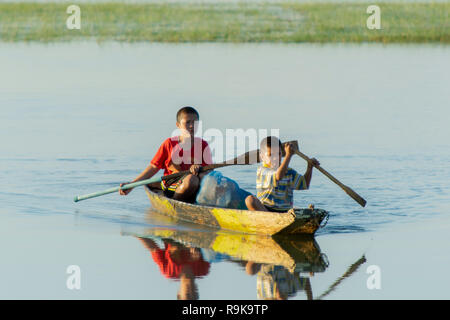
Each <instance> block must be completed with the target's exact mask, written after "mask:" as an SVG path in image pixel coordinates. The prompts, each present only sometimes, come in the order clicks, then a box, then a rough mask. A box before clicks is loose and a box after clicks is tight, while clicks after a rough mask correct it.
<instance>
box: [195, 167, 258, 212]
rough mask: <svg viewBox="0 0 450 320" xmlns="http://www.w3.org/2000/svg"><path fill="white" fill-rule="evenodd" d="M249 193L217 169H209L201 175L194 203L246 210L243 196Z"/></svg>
mask: <svg viewBox="0 0 450 320" xmlns="http://www.w3.org/2000/svg"><path fill="white" fill-rule="evenodd" d="M250 194H251V193H250V192H247V191H245V190H243V189H241V188H239V185H238V184H237V183H236V182H235V181H234V180H232V179H230V178H227V177H225V176H223V175H222V173H220V172H219V171H211V172H210V173H209V174H207V175H206V176H204V177H203V179H202V182H201V183H200V189H199V191H198V193H197V198H196V203H197V204H200V205H204V206H212V207H220V208H232V209H241V210H246V209H247V206H246V205H245V198H246V197H247V196H248V195H250Z"/></svg>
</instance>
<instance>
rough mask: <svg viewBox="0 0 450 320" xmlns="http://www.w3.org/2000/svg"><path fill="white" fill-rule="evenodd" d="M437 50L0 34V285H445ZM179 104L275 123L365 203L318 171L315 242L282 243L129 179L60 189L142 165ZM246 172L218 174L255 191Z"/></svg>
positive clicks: (290, 289) (133, 171) (229, 290)
mask: <svg viewBox="0 0 450 320" xmlns="http://www.w3.org/2000/svg"><path fill="white" fill-rule="evenodd" d="M449 58H450V49H449V48H448V47H442V46H428V45H427V46H409V45H403V46H398V45H389V46H382V45H310V44H302V45H269V44H267V45H266V44H262V45H252V44H244V45H241V44H239V45H233V44H201V45H189V44H186V45H170V44H133V45H129V44H112V43H106V44H103V45H98V44H96V43H71V44H51V45H41V44H0V70H2V71H1V73H0V134H1V137H2V139H1V148H0V166H1V170H0V179H1V181H2V186H1V187H0V202H1V204H2V205H1V212H2V215H1V217H0V228H1V232H0V235H1V236H0V243H1V252H2V255H3V257H2V264H1V266H0V283H1V284H2V285H1V286H0V298H3V299H8V298H27V299H28V298H29V299H36V298H44V299H47V298H50V299H53V298H62V299H79V298H81V299H90V298H100V299H110V298H124V299H177V293H180V292H181V294H183V293H186V290H189V288H192V287H194V288H197V292H198V295H199V298H200V299H258V298H270V297H276V296H278V297H280V296H281V297H288V298H289V299H307V298H311V297H312V298H324V299H352V298H354V299H393V298H406V299H410V298H412V299H416V298H423V299H428V298H437V299H448V298H450V296H449V294H448V291H447V285H448V284H449V283H450V277H449V276H448V273H447V266H448V263H450V257H449V256H448V243H449V240H450V238H449V236H448V234H449V233H448V231H449V230H450V218H449V215H448V213H449V211H450V194H449V184H448V181H450V166H449V163H450V145H449V142H448V139H449V137H450V129H449V126H448V122H449V119H450V108H449V102H450V94H449V91H448V84H449V83H450V74H449V72H448V70H450V59H449ZM184 105H193V106H194V107H196V108H197V109H198V110H199V112H200V115H201V119H202V120H203V129H208V128H215V129H218V130H221V131H222V132H224V133H225V130H226V129H237V128H243V129H250V128H254V129H269V130H270V129H279V130H280V136H281V138H282V139H284V140H286V139H296V140H298V141H299V143H300V149H301V151H302V152H303V153H305V154H307V155H309V156H314V157H316V158H318V159H319V160H320V161H321V164H322V166H323V167H324V168H325V169H327V170H328V171H329V172H330V173H332V174H333V175H335V176H336V177H337V178H338V179H339V180H340V181H342V182H343V183H345V184H347V185H348V186H350V187H352V188H353V189H354V190H355V191H356V192H358V193H359V194H360V195H361V196H363V197H364V198H365V199H366V200H367V202H368V204H367V206H366V208H361V207H360V206H359V205H358V204H357V203H356V202H354V201H353V200H352V199H351V198H350V197H348V196H347V195H346V194H345V193H344V192H343V191H342V190H341V189H340V188H339V187H338V186H336V185H335V184H333V183H332V182H331V181H329V180H328V179H327V178H326V177H325V176H323V175H322V174H321V173H320V172H314V173H313V178H312V185H311V189H310V190H308V191H299V192H296V193H295V205H296V206H299V207H302V206H306V205H307V204H309V203H314V204H315V205H316V207H320V208H324V209H327V210H329V211H330V219H329V222H328V224H327V226H326V227H325V228H324V229H321V230H320V231H319V232H318V233H317V235H316V237H315V242H314V241H306V242H305V241H301V240H298V239H295V240H292V241H291V242H290V243H281V244H280V243H277V242H274V241H272V240H270V239H265V238H264V239H258V238H255V237H236V236H235V235H230V234H222V233H221V234H216V233H214V232H213V230H210V229H205V228H199V227H198V226H197V227H196V226H192V225H188V224H186V225H179V224H174V223H173V222H171V221H170V220H167V219H166V218H164V217H162V216H160V215H158V214H156V213H154V212H152V210H151V208H150V205H149V203H148V200H147V198H146V196H145V193H144V190H143V189H142V188H138V189H136V190H134V191H133V192H132V193H131V194H130V195H129V196H127V197H120V196H118V195H107V196H103V197H100V198H96V199H91V200H87V201H83V202H80V203H73V202H72V199H73V197H74V196H75V195H79V194H85V193H90V192H94V191H100V190H103V189H106V188H109V187H111V186H115V185H118V184H119V183H120V182H124V181H129V180H131V179H133V178H134V177H135V176H136V175H137V174H139V172H140V171H141V170H142V169H144V168H145V167H146V166H147V165H148V163H149V161H150V160H151V158H152V157H153V155H154V153H155V151H156V149H157V148H158V146H159V145H160V143H161V142H162V141H163V140H164V139H165V138H167V137H169V136H170V135H171V133H172V132H173V130H174V129H175V113H176V111H177V110H178V109H179V108H180V107H181V106H184ZM238 151H239V152H240V151H242V150H238ZM291 166H292V167H293V168H296V169H297V170H298V171H300V172H303V171H304V170H305V163H304V161H303V160H302V159H300V158H295V159H293V161H292V163H291ZM255 170H256V166H251V167H245V166H242V167H233V168H226V169H221V170H220V171H221V172H222V173H223V174H224V175H226V176H229V177H231V178H233V179H235V180H236V181H238V182H239V184H240V185H241V187H243V188H245V189H247V190H249V191H251V192H255ZM139 236H146V237H148V239H152V240H147V242H144V241H143V240H139V239H138V237H139ZM269 240H270V241H269ZM252 243H259V244H264V245H259V246H256V245H255V246H253V247H252V246H251V245H249V244H252ZM167 244H169V245H170V246H175V247H177V248H178V249H179V250H182V252H184V253H183V254H188V255H190V257H191V259H193V260H195V261H197V264H196V268H197V269H196V270H197V271H198V272H197V273H196V274H197V275H198V277H194V279H192V277H191V278H190V279H187V280H186V279H182V280H179V279H169V278H167V277H166V276H165V275H164V274H163V272H162V271H161V269H160V268H159V266H158V264H157V263H156V261H157V259H156V258H155V255H153V256H152V254H151V249H150V247H152V246H153V248H155V247H154V246H157V247H159V248H162V249H163V248H164V245H167ZM232 244H233V245H234V246H235V250H232V248H230V246H231V245H232ZM227 245H229V247H227ZM192 248H197V249H192ZM236 248H238V249H236ZM245 250H247V251H245ZM274 252H275V253H276V254H277V257H278V258H277V259H275V258H274V257H273V256H274V255H273V253H274ZM250 253H252V254H250ZM355 263H356V265H357V266H358V268H356V271H354V272H353V273H351V275H349V276H348V277H345V278H341V277H342V276H343V275H344V274H345V273H346V271H347V270H348V268H350V266H352V265H353V264H355ZM70 265H77V266H79V267H80V270H81V282H80V283H81V289H80V290H69V289H68V288H67V286H66V281H67V279H68V277H69V274H67V273H66V270H67V267H68V266H70ZM371 266H375V268H378V269H377V270H379V271H380V273H379V274H380V277H381V278H380V279H381V280H380V284H381V288H380V289H369V288H368V285H367V281H368V279H369V277H370V276H371V274H369V273H367V271H370V270H373V269H372V268H371ZM339 279H341V281H339ZM194 283H195V284H194ZM274 283H277V287H279V288H281V289H280V290H281V291H278V292H275V291H274V289H273V288H274ZM369 287H370V286H369Z"/></svg>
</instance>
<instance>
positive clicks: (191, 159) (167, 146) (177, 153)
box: [150, 137, 212, 175]
mask: <svg viewBox="0 0 450 320" xmlns="http://www.w3.org/2000/svg"><path fill="white" fill-rule="evenodd" d="M183 148H184V149H185V150H183ZM185 151H186V152H185ZM150 163H151V164H153V165H155V166H156V167H158V168H159V169H164V175H168V174H172V173H174V170H173V169H174V167H173V165H174V164H175V165H177V166H179V167H180V170H181V171H185V170H189V168H190V167H191V165H193V164H199V165H201V166H206V165H209V164H212V156H211V150H210V149H209V146H208V143H207V142H206V141H205V140H203V139H201V138H197V137H196V138H194V145H193V146H189V145H185V146H184V147H182V146H181V145H180V141H179V138H178V137H172V138H168V139H166V140H165V141H164V142H163V143H162V144H161V146H160V147H159V149H158V151H157V152H156V154H155V156H154V157H153V159H152V161H151V162H150Z"/></svg>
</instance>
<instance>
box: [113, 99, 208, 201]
mask: <svg viewBox="0 0 450 320" xmlns="http://www.w3.org/2000/svg"><path fill="white" fill-rule="evenodd" d="M198 122H199V114H198V112H197V111H196V110H195V109H194V108H192V107H184V108H181V109H180V110H179V111H178V113H177V122H176V126H177V128H178V129H180V131H181V134H180V135H179V136H177V137H172V138H169V139H166V140H165V141H164V142H163V143H162V144H161V146H160V147H159V149H158V152H157V153H156V155H155V156H154V157H153V159H152V161H151V162H150V165H149V166H148V167H147V168H145V169H144V171H142V172H141V173H140V174H139V175H138V176H137V177H136V178H135V179H134V180H133V181H131V182H137V181H141V180H146V179H150V178H151V177H153V176H154V175H155V174H156V173H157V172H158V171H159V170H161V169H163V170H164V175H168V174H172V173H175V172H180V171H187V170H189V171H190V174H187V175H184V176H182V177H179V178H176V179H174V180H171V181H165V182H164V183H162V184H161V187H162V189H163V191H164V193H165V195H166V196H168V197H171V198H173V199H175V200H180V201H191V200H192V199H193V198H194V197H195V195H196V193H197V191H198V188H199V186H200V179H201V178H202V176H203V175H205V174H206V173H204V172H202V173H200V174H199V171H200V168H201V167H202V166H206V165H208V164H212V157H211V150H210V149H209V146H208V143H207V142H206V141H204V140H203V139H201V138H197V137H195V132H196V129H197V125H198ZM124 184H125V183H122V184H121V185H120V186H123V185H124ZM131 190H132V189H127V190H119V193H120V194H121V195H127V194H128V193H130V192H131Z"/></svg>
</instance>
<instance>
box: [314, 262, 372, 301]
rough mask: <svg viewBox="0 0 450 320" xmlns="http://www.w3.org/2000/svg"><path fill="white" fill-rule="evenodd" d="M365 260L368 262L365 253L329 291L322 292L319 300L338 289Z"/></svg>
mask: <svg viewBox="0 0 450 320" xmlns="http://www.w3.org/2000/svg"><path fill="white" fill-rule="evenodd" d="M364 262H366V257H365V256H364V255H363V256H362V257H361V258H359V259H358V261H356V262H355V263H354V264H352V265H351V266H350V267H349V268H348V269H347V271H346V272H345V273H344V274H343V275H342V276H341V277H340V278H339V279H337V280H336V281H335V282H334V283H333V284H332V285H331V286H330V287H329V288H328V290H327V291H325V292H324V293H322V295H320V296H319V297H318V298H317V300H320V299H322V298H324V297H325V296H327V295H328V294H330V293H331V292H332V291H334V290H335V289H336V287H337V286H338V285H339V284H340V283H341V282H342V281H343V280H344V279H345V278H348V277H350V276H351V275H352V274H353V273H354V272H355V271H356V270H358V268H359V266H360V265H362V264H363V263H364Z"/></svg>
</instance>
